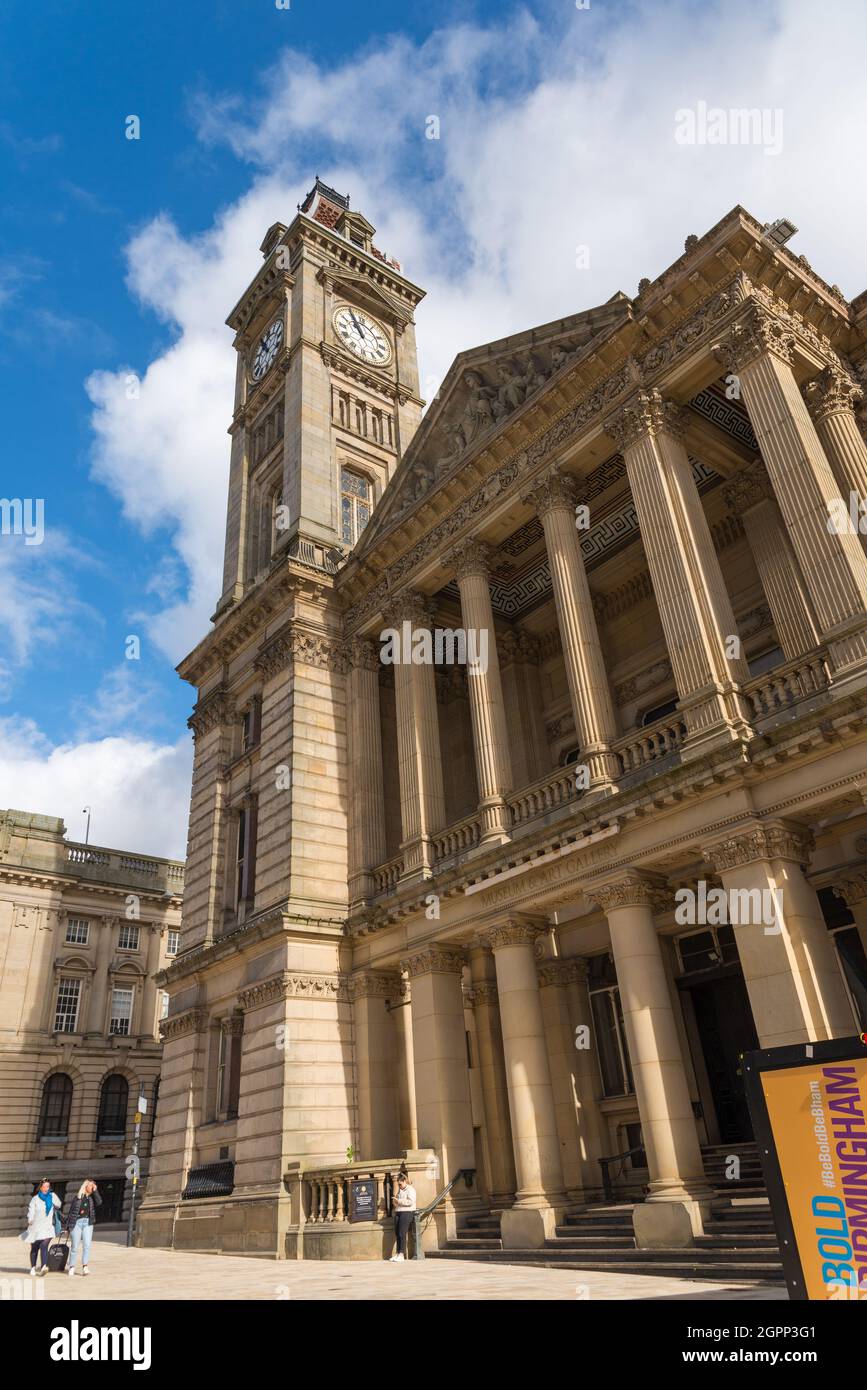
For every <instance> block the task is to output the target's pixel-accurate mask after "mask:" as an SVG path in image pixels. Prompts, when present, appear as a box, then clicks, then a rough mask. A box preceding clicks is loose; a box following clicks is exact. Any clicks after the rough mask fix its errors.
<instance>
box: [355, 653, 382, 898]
mask: <svg viewBox="0 0 867 1390" xmlns="http://www.w3.org/2000/svg"><path fill="white" fill-rule="evenodd" d="M349 660H350V669H349V681H348V690H349V709H348V711H347V715H348V719H347V723H348V727H349V783H350V785H349V826H350V833H349V900H350V902H351V903H355V902H359V901H364V899H366V898H369V897H370V896H371V894H372V892H373V878H372V873H371V871H372V870H373V869H375V868H376V866H377V865H378V864H381V863H382V862H383V861H384V859H385V795H384V792H383V780H382V733H381V729H380V722H379V670H380V660H379V652H378V650H377V648H376V646H375V645H374V643H373V642H366V641H362V640H356V641H354V642H352V643H351V644H350V648H349Z"/></svg>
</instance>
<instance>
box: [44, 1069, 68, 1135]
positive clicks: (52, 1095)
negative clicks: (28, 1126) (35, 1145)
mask: <svg viewBox="0 0 867 1390" xmlns="http://www.w3.org/2000/svg"><path fill="white" fill-rule="evenodd" d="M71 1109H72V1079H71V1077H69V1076H67V1075H66V1073H65V1072H62V1071H56V1072H55V1073H54V1075H53V1076H49V1077H48V1079H47V1081H46V1082H45V1085H44V1086H43V1087H42V1105H41V1107H40V1110H39V1129H38V1132H37V1135H36V1137H37V1139H65V1138H66V1137H67V1135H68V1134H69V1114H70V1111H71Z"/></svg>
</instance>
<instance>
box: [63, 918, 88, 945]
mask: <svg viewBox="0 0 867 1390" xmlns="http://www.w3.org/2000/svg"><path fill="white" fill-rule="evenodd" d="M89 932H90V923H89V922H88V921H87V919H86V918H84V917H70V919H69V921H68V922H67V924H66V941H67V944H68V945H70V946H86V945H87V938H88V934H89Z"/></svg>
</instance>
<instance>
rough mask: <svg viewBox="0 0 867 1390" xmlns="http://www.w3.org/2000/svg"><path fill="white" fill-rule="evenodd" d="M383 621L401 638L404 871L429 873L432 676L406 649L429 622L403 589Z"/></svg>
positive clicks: (434, 826)
mask: <svg viewBox="0 0 867 1390" xmlns="http://www.w3.org/2000/svg"><path fill="white" fill-rule="evenodd" d="M387 621H390V622H392V623H393V622H395V621H397V622H399V623H400V626H401V629H402V639H403V640H402V644H401V657H402V658H403V659H402V660H400V661H398V662H397V664H396V665H395V668H394V694H395V710H396V718H397V751H398V770H399V775H400V813H401V826H402V830H403V842H402V844H401V849H402V850H403V854H404V875H405V876H407V877H408V876H411V875H413V874H416V875H420V876H422V877H430V874H431V871H432V867H433V846H432V845H431V836H432V834H433V833H434V832H435V831H437V830H439V829H441V827H442V825H443V823H444V820H445V794H444V791H443V770H442V759H441V755H440V735H439V722H438V721H439V716H438V713H437V693H436V676H435V672H434V667H433V664H432V663H430V662H422V663H420V664H418V665H416V664H415V663H414V662H412V661H411V659H410V657H411V651H407V650H406V647H407V641H408V640H409V638H410V632H411V630H416V631H417V630H419V629H420V628H422V627H424V626H427V627H429V626H430V613H429V611H428V609H427V606H426V605H425V604H424V603H423V602H422V601H421V600H420V598H419V596H418V595H409V596H407V598H406V599H404V600H403V601H401V602H399V603H397V604H395V605H394V607H393V608H392V609H391V610H390V612H389V615H388V618H387ZM413 625H415V626H414V627H413Z"/></svg>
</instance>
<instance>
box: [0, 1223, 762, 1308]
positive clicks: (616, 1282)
mask: <svg viewBox="0 0 867 1390" xmlns="http://www.w3.org/2000/svg"><path fill="white" fill-rule="evenodd" d="M28 1265H29V1248H28V1247H27V1246H26V1245H25V1244H24V1243H23V1242H22V1241H20V1240H18V1239H17V1238H16V1237H14V1236H3V1237H0V1281H2V1294H0V1296H2V1298H3V1299H10V1298H22V1297H23V1298H24V1299H30V1298H44V1299H45V1300H46V1302H70V1303H90V1302H95V1301H98V1300H100V1299H135V1300H141V1299H144V1300H148V1299H167V1300H170V1301H177V1300H180V1299H274V1300H276V1301H280V1300H287V1299H292V1298H301V1299H316V1300H319V1299H325V1300H328V1299H364V1300H366V1299H371V1300H372V1299H376V1300H381V1299H471V1300H472V1299H481V1300H500V1299H504V1300H516V1299H520V1300H523V1299H534V1300H535V1299H542V1300H551V1299H554V1300H569V1301H573V1300H576V1299H586V1300H593V1301H597V1300H600V1299H601V1300H604V1301H609V1300H617V1299H664V1300H666V1301H670V1300H672V1299H678V1300H684V1299H701V1300H720V1299H722V1300H734V1301H737V1300H741V1299H746V1300H750V1301H752V1300H755V1299H785V1298H786V1297H787V1295H786V1292H785V1289H782V1288H771V1287H767V1288H750V1287H746V1286H739V1285H736V1284H718V1283H700V1282H695V1283H693V1282H689V1281H686V1280H681V1279H669V1278H658V1279H657V1278H650V1277H648V1276H646V1275H638V1274H634V1275H620V1274H593V1273H590V1272H589V1271H582V1270H567V1269H534V1268H527V1267H526V1266H522V1265H491V1264H485V1263H483V1262H481V1261H480V1262H478V1263H475V1262H470V1261H463V1260H461V1261H457V1260H449V1261H446V1260H424V1261H419V1262H418V1263H416V1262H414V1261H409V1262H407V1263H405V1264H389V1263H388V1261H384V1262H383V1263H376V1262H373V1261H363V1262H358V1263H355V1264H348V1263H345V1262H341V1261H336V1260H323V1261H318V1260H316V1261H312V1260H311V1261H297V1260H292V1261H289V1260H286V1261H280V1262H279V1263H278V1262H277V1261H275V1260H268V1259H260V1258H254V1257H247V1256H241V1255H204V1254H198V1253H194V1252H185V1251H177V1250H154V1249H147V1250H136V1249H133V1250H128V1249H127V1248H126V1246H125V1244H124V1236H123V1235H122V1234H121V1233H120V1232H106V1233H100V1234H99V1235H98V1236H97V1238H96V1239H95V1240H94V1243H93V1249H92V1252H91V1265H90V1268H91V1273H90V1275H88V1277H87V1278H84V1277H82V1275H81V1274H80V1272H76V1274H75V1276H74V1277H73V1278H72V1279H70V1278H69V1276H68V1275H66V1274H62V1275H61V1274H47V1275H45V1276H44V1277H43V1276H41V1275H39V1276H37V1278H36V1279H31V1278H30V1276H29V1274H28V1273H27V1268H28Z"/></svg>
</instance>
